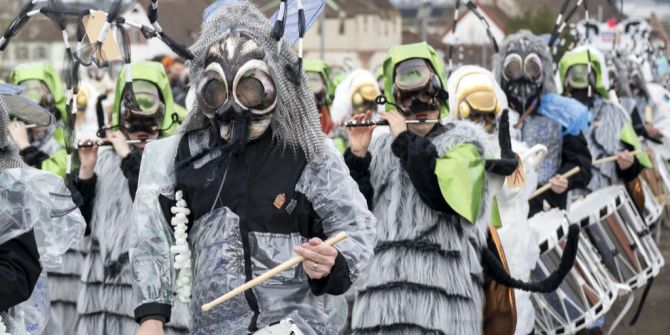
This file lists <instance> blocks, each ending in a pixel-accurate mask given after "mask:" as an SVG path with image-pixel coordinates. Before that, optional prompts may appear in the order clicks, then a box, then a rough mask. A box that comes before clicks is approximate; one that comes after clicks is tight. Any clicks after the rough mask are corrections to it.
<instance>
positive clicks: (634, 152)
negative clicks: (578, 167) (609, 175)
mask: <svg viewBox="0 0 670 335" xmlns="http://www.w3.org/2000/svg"><path fill="white" fill-rule="evenodd" d="M640 152H642V151H640V150H635V151H631V152H630V153H631V154H633V155H637V154H639V153H640ZM618 158H619V155H618V154H617V155H612V156H609V157H605V158H601V159H596V160H594V161H593V163H592V164H593V165H600V164H604V163H607V162H613V161H615V160H617V159H618Z"/></svg>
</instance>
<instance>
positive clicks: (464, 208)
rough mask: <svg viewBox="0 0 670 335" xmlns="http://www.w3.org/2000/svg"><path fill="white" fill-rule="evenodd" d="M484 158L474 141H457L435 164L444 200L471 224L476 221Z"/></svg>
mask: <svg viewBox="0 0 670 335" xmlns="http://www.w3.org/2000/svg"><path fill="white" fill-rule="evenodd" d="M485 172H486V171H485V168H484V159H483V158H482V156H481V155H480V153H479V150H478V149H477V147H476V146H475V145H474V144H467V143H464V144H459V145H457V146H456V147H454V148H453V149H451V150H450V151H449V152H447V153H446V154H445V155H444V156H443V157H439V158H438V159H437V162H436V163H435V175H436V176H437V181H438V184H439V186H440V191H441V192H442V196H443V197H444V200H445V201H446V202H447V204H449V206H450V207H451V208H452V209H453V210H454V211H455V212H456V213H458V214H459V215H460V216H462V217H463V218H465V219H466V220H468V221H469V222H470V223H473V224H474V223H475V222H476V221H477V216H478V215H479V208H480V206H481V200H482V196H483V195H484V186H485V183H486V174H485Z"/></svg>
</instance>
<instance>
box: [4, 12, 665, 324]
mask: <svg viewBox="0 0 670 335" xmlns="http://www.w3.org/2000/svg"><path fill="white" fill-rule="evenodd" d="M146 2H148V3H149V6H148V8H147V9H146V13H147V14H148V15H147V17H146V19H145V20H141V21H138V22H134V21H133V20H131V19H128V18H126V16H128V17H129V18H130V17H133V16H130V15H127V14H129V13H130V12H131V11H132V9H133V8H135V6H137V5H138V3H137V1H133V0H113V1H110V3H108V4H105V5H104V6H101V5H95V4H93V5H90V6H88V7H86V8H87V9H85V10H83V9H82V8H83V7H81V6H77V5H74V4H72V3H70V2H66V1H60V0H27V1H26V4H25V5H24V6H23V7H22V8H21V9H20V12H19V13H17V16H16V17H15V18H14V19H13V20H12V21H11V23H10V25H9V26H8V27H7V28H6V30H5V31H4V33H3V34H2V36H1V37H0V52H3V51H5V50H11V47H10V45H11V44H12V42H13V41H15V40H20V39H21V38H23V37H22V36H25V35H21V34H20V32H21V31H22V30H23V29H24V28H25V27H27V26H30V25H31V24H32V23H33V21H34V20H38V19H37V18H38V17H39V18H41V19H40V20H42V21H44V20H43V19H46V20H48V22H50V23H53V25H54V26H53V27H54V28H53V29H56V30H58V31H60V32H61V33H62V35H63V40H62V43H63V49H64V54H65V62H64V63H63V64H58V65H57V64H48V63H28V62H25V63H22V64H20V65H18V66H16V67H15V68H12V69H8V70H10V71H8V73H9V76H8V77H7V78H3V79H5V81H4V82H6V83H2V84H0V335H41V334H46V335H72V334H77V335H88V334H103V335H107V334H109V335H117V334H136V335H163V334H171V335H172V334H179V335H186V334H192V335H201V334H202V335H204V334H245V335H246V334H258V335H266V334H267V335H269V334H280V335H281V334H285V335H289V334H294V335H317V334H318V335H339V334H356V335H368V334H369V335H372V334H379V335H381V334H384V335H389V334H390V335H400V334H403V335H404V334H410V335H411V334H417V335H418V334H445V335H446V334H454V335H455V334H459V335H461V334H467V335H478V334H481V335H513V334H517V335H528V334H601V333H605V332H607V333H608V334H609V333H612V332H613V331H614V330H615V329H616V328H617V327H618V326H619V325H621V324H622V323H627V324H630V326H634V325H635V324H636V323H637V322H638V319H639V317H640V315H641V314H642V313H654V312H657V311H651V310H649V309H647V310H643V307H644V305H645V302H646V299H647V297H648V296H649V293H650V291H651V290H652V284H653V282H654V279H655V278H656V277H657V276H659V274H660V273H661V268H662V267H663V266H664V265H665V260H664V258H663V256H662V253H661V251H660V249H659V245H658V241H659V236H660V234H661V229H662V227H663V225H664V219H665V217H666V214H667V213H666V208H667V207H668V205H669V204H670V203H669V201H670V197H669V196H668V195H669V194H670V164H669V160H670V141H669V140H668V139H669V138H670V91H668V88H670V87H669V86H670V65H669V62H668V59H667V58H666V56H665V54H666V50H665V47H666V45H665V40H664V39H663V37H662V36H663V35H662V34H661V33H659V32H658V31H655V30H654V29H653V28H652V26H651V24H650V23H649V22H648V21H647V20H645V19H635V18H627V19H625V20H622V21H620V22H619V23H615V22H613V21H610V22H608V23H607V24H604V23H600V22H598V21H596V20H592V19H590V18H589V17H590V16H589V12H588V4H587V2H588V1H587V0H576V1H572V0H563V3H562V6H561V10H560V13H558V18H557V20H556V22H555V26H554V28H553V31H552V32H551V34H548V35H536V34H533V33H532V32H530V31H527V30H520V31H518V32H513V33H510V34H509V35H507V37H505V38H504V40H500V41H497V40H495V39H494V37H493V33H492V32H491V28H490V25H489V23H488V22H487V17H486V16H485V15H483V14H482V13H481V12H480V10H479V8H478V5H477V4H476V3H475V2H473V1H467V3H465V4H464V6H463V7H464V8H465V10H467V11H470V12H472V13H473V14H474V16H475V17H476V18H478V19H479V20H480V21H481V24H482V27H483V28H484V29H485V30H486V32H487V34H488V36H489V37H490V38H491V47H492V49H493V50H494V54H493V56H492V57H491V59H490V62H488V63H490V64H491V68H484V67H481V66H476V65H465V64H461V61H462V60H463V59H464V57H463V55H458V57H456V56H454V45H449V46H448V48H449V49H448V52H446V53H444V52H440V51H438V50H436V49H435V48H434V47H433V46H431V45H429V44H427V43H425V42H422V43H414V44H403V45H395V46H392V47H390V48H389V50H388V53H387V55H386V57H384V59H383V61H382V62H381V63H380V64H375V65H376V67H374V68H372V69H370V70H368V69H351V71H345V72H342V71H337V70H336V69H335V68H331V67H330V66H329V63H328V62H327V61H325V60H322V59H310V58H306V57H304V55H303V51H304V50H303V44H304V41H303V39H304V38H305V36H306V33H307V31H308V30H309V29H310V28H311V27H312V26H313V25H314V24H315V23H316V22H317V21H318V19H319V17H320V16H321V15H322V14H323V11H324V7H325V6H326V4H325V3H326V1H324V0H277V1H276V4H274V5H275V7H274V8H275V10H274V12H273V15H271V16H270V17H268V16H266V15H265V14H264V13H263V12H261V11H260V10H259V9H258V8H257V6H256V5H255V4H254V3H253V1H246V0H217V1H213V2H212V3H211V5H209V6H208V7H207V8H206V9H205V11H204V13H203V14H202V23H201V27H200V31H199V33H198V34H197V36H196V37H195V42H194V43H193V45H191V46H188V47H187V46H185V45H182V44H180V42H179V41H176V40H174V39H173V38H171V37H170V35H169V33H170V31H173V30H177V29H179V22H173V24H172V26H171V27H170V29H169V31H168V30H164V29H163V27H162V26H161V25H160V24H159V17H160V16H159V12H160V11H159V8H160V6H159V0H150V1H146ZM573 2H574V3H573ZM266 7H267V6H266ZM458 7H460V1H459V2H457V4H456V13H458V9H459V8H458ZM268 8H271V7H267V8H264V10H265V11H267V10H268ZM575 13H581V15H577V16H580V17H582V18H584V19H581V20H573V17H575ZM460 17H461V16H459V15H458V14H456V15H455V20H454V21H453V23H452V25H453V26H452V29H454V31H456V30H455V27H456V25H457V24H458V21H459V18H460ZM73 23H76V24H75V27H76V29H74V31H76V34H72V32H73V30H72V29H69V27H71V26H72V24H73ZM612 32H614V33H615V34H614V36H615V39H614V40H613V41H611V43H602V40H603V36H604V34H611V33H612ZM130 36H133V38H135V37H137V38H145V39H157V40H158V41H160V42H162V43H163V44H165V45H166V46H167V47H168V48H169V49H170V50H172V52H173V54H172V55H171V56H161V57H156V58H153V59H139V58H138V57H132V56H133V55H132V51H133V50H132V43H130V41H131V38H130ZM607 36H609V35H607ZM53 42H55V43H57V42H58V41H53ZM326 42H327V41H326ZM8 47H9V49H8ZM445 55H446V57H445ZM454 59H459V60H460V61H458V62H457V61H454ZM615 303H616V304H615ZM615 305H616V306H615Z"/></svg>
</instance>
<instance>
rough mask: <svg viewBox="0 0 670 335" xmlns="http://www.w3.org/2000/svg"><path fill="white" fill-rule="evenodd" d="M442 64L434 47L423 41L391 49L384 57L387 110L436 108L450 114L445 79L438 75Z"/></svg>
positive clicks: (441, 70) (444, 114) (441, 112)
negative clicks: (398, 107)
mask: <svg viewBox="0 0 670 335" xmlns="http://www.w3.org/2000/svg"><path fill="white" fill-rule="evenodd" d="M443 73H445V72H444V63H443V62H442V60H441V59H440V57H439V56H438V55H437V52H436V51H435V49H433V47H431V46H430V45H428V44H427V43H425V42H422V43H416V44H407V45H400V46H395V47H393V48H391V50H390V51H389V53H388V55H387V56H386V59H385V60H384V95H385V96H386V100H387V101H388V102H389V104H388V105H387V106H386V109H387V110H392V109H394V108H397V107H395V106H393V104H395V105H401V107H403V109H404V110H406V111H409V112H425V111H427V110H429V109H433V110H436V109H439V111H440V115H441V116H446V115H447V114H449V108H448V106H447V93H446V91H445V90H444V87H445V86H446V85H445V83H446V80H444V78H443V77H442V76H441V74H443Z"/></svg>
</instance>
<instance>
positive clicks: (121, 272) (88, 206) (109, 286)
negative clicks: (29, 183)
mask: <svg viewBox="0 0 670 335" xmlns="http://www.w3.org/2000/svg"><path fill="white" fill-rule="evenodd" d="M130 71H131V74H132V77H133V92H134V94H135V98H136V99H137V102H138V103H139V106H140V108H141V110H134V109H133V108H134V107H132V106H127V105H126V104H125V102H126V101H128V99H126V94H127V93H128V92H124V87H125V83H126V78H125V73H126V72H125V71H121V73H120V76H119V78H118V80H117V85H116V94H115V96H114V108H113V109H112V113H113V114H112V124H113V125H112V127H110V128H112V129H102V131H103V132H104V133H106V134H107V137H106V139H105V140H106V142H96V141H95V140H89V141H84V142H83V144H82V145H80V148H79V158H80V162H81V163H80V169H79V175H78V178H77V179H76V181H75V185H76V187H77V190H78V191H79V193H80V194H81V195H82V198H83V199H84V201H83V204H82V206H81V209H82V213H83V215H84V218H85V219H86V222H87V223H88V227H87V228H88V229H87V235H89V236H90V243H88V245H87V246H86V254H87V255H86V258H85V259H84V268H86V269H103V271H87V272H84V274H83V276H82V290H81V292H80V294H79V299H78V304H77V305H78V314H79V321H78V325H77V333H78V334H133V333H134V332H135V331H136V330H137V323H136V322H135V320H134V316H133V309H134V306H133V305H132V303H133V302H132V299H129V298H130V297H132V295H133V291H132V282H133V277H132V273H131V272H130V263H129V260H128V250H129V249H130V240H131V232H132V220H131V216H130V215H131V211H132V204H133V199H134V198H135V193H136V191H137V179H138V176H139V172H140V163H141V160H142V152H143V149H144V146H145V145H146V142H140V143H138V144H128V140H136V141H151V140H155V139H157V138H159V137H165V136H169V135H170V134H172V133H173V132H174V131H175V130H176V129H177V122H175V121H173V120H180V119H183V117H184V116H185V115H183V114H182V112H184V110H183V109H181V108H179V107H178V106H177V105H176V104H175V102H174V100H173V98H172V91H171V89H170V84H169V81H168V77H167V74H166V73H165V69H164V68H163V66H162V65H161V64H160V63H157V62H137V63H133V64H132V66H131V70H130ZM100 135H103V134H100ZM103 143H104V144H111V148H110V147H107V148H105V149H102V148H100V150H99V148H98V144H103ZM174 326H177V327H180V328H181V330H180V329H179V328H177V329H172V330H173V331H175V332H177V333H178V332H181V333H186V332H187V330H186V325H185V324H181V325H174Z"/></svg>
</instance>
